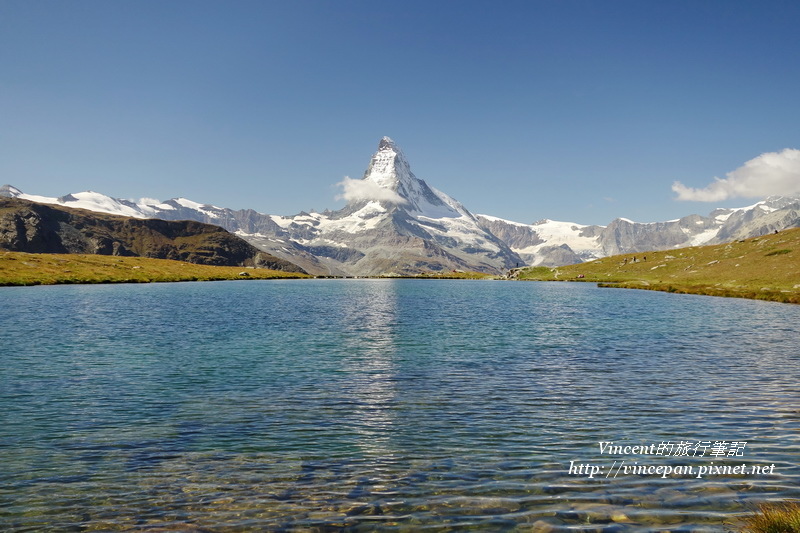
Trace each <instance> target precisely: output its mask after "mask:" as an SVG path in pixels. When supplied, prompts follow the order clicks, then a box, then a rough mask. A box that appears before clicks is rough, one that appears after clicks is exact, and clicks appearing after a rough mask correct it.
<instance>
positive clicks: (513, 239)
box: [0, 137, 800, 276]
mask: <svg viewBox="0 0 800 533" xmlns="http://www.w3.org/2000/svg"><path fill="white" fill-rule="evenodd" d="M345 186H346V189H347V190H346V191H345V196H346V197H347V199H348V204H347V205H346V206H345V207H344V208H343V209H340V210H337V211H325V212H323V213H316V212H312V213H306V212H302V213H299V214H297V215H294V216H279V215H268V214H263V213H258V212H256V211H253V210H252V209H243V210H232V209H227V208H222V207H217V206H213V205H209V204H200V203H197V202H194V201H191V200H188V199H186V198H175V199H172V200H167V201H165V202H155V201H139V202H133V201H129V200H123V199H118V198H111V197H109V196H106V195H103V194H100V193H96V192H81V193H74V194H68V195H66V196H62V197H59V198H51V197H42V196H34V195H29V194H24V193H23V192H22V191H20V190H19V189H17V188H15V187H12V186H10V185H5V186H3V187H0V196H8V197H16V198H23V199H27V200H31V201H35V202H41V203H47V204H59V205H62V206H67V207H76V208H82V209H89V210H92V211H98V212H103V213H112V214H117V215H124V216H129V217H135V218H160V219H164V220H196V221H199V222H204V223H208V224H215V225H218V226H221V227H223V228H225V229H227V230H229V231H231V232H233V233H236V234H237V235H238V236H240V237H242V238H243V239H245V240H246V241H248V242H250V243H251V244H253V245H254V246H255V247H257V248H258V249H260V250H262V251H265V252H267V253H269V254H272V255H274V256H277V257H280V258H282V259H285V260H286V261H290V262H292V263H294V264H296V265H299V266H300V267H302V268H303V269H304V270H306V271H307V272H309V273H311V274H314V275H335V276H342V275H349V276H369V275H392V274H396V275H409V274H416V273H420V272H430V271H442V270H476V271H480V272H487V273H501V272H503V271H505V270H507V269H509V268H513V267H516V266H521V265H543V266H560V265H566V264H573V263H578V262H581V261H585V260H589V259H596V258H600V257H605V256H608V255H614V254H621V253H636V252H642V251H647V250H665V249H672V248H680V247H686V246H696V245H702V244H719V243H724V242H729V241H733V240H740V239H745V238H749V237H755V236H759V235H763V234H765V233H771V232H773V231H776V230H781V229H784V228H788V227H795V226H800V198H789V197H770V198H768V199H766V200H764V201H761V202H758V203H756V204H755V205H751V206H749V207H743V208H738V209H716V210H714V211H712V212H711V213H710V214H709V215H708V216H706V217H703V216H700V215H690V216H687V217H683V218H681V219H679V220H672V221H668V222H656V223H638V222H633V221H630V220H626V219H622V218H618V219H616V220H614V221H612V222H611V223H610V224H609V225H607V226H589V225H582V224H577V223H572V222H557V221H553V220H542V221H539V222H535V223H533V224H522V223H518V222H512V221H508V220H503V219H501V218H497V217H493V216H489V215H475V214H472V213H471V212H470V211H469V210H468V209H467V208H466V207H464V206H463V205H462V204H460V203H459V202H458V201H456V200H455V199H453V198H452V197H450V196H448V195H447V194H445V193H443V192H441V191H438V190H436V189H434V188H433V187H431V186H430V185H428V184H427V183H426V182H425V181H424V180H421V179H419V178H417V177H416V176H414V174H413V173H412V172H411V169H410V166H409V164H408V161H407V160H406V158H405V156H404V155H403V152H402V151H401V150H400V149H399V148H398V147H397V145H396V144H395V143H394V142H393V141H392V140H391V139H389V138H388V137H384V138H383V139H382V140H381V141H380V143H379V145H378V150H377V152H376V153H375V154H374V155H373V156H372V159H371V161H370V163H369V166H368V168H367V170H366V172H365V173H364V176H363V178H362V179H361V180H349V182H347V183H345Z"/></svg>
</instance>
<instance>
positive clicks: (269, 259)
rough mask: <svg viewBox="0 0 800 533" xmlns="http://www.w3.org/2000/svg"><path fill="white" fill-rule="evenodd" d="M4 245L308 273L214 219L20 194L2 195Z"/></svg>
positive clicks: (26, 249) (0, 229)
mask: <svg viewBox="0 0 800 533" xmlns="http://www.w3.org/2000/svg"><path fill="white" fill-rule="evenodd" d="M0 249H3V250H9V251H15V252H28V253H81V254H98V255H127V256H141V257H152V258H156V259H174V260H179V261H187V262H190V263H198V264H204V265H218V266H257V267H262V268H271V269H275V270H283V271H287V272H303V270H302V269H301V268H300V267H298V266H297V265H294V264H292V263H290V262H288V261H285V260H283V259H279V258H277V257H275V256H272V255H270V254H267V253H265V252H262V251H260V250H258V249H257V248H256V247H254V246H253V245H251V244H249V243H248V242H246V241H245V240H243V239H241V238H239V237H237V236H236V235H233V234H232V233H229V232H228V231H226V230H224V229H222V228H220V227H218V226H213V225H211V224H203V223H201V222H195V221H192V220H179V221H166V220H158V219H138V218H128V217H122V216H116V215H105V214H100V213H95V212H92V211H86V210H83V209H71V208H67V207H60V206H52V205H47V204H37V203H35V202H30V201H27V200H20V199H18V198H0Z"/></svg>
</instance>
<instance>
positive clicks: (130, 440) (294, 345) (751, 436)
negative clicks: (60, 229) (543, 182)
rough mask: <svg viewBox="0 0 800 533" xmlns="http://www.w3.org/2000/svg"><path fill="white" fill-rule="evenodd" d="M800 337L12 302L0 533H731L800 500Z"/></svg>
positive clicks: (459, 294)
mask: <svg viewBox="0 0 800 533" xmlns="http://www.w3.org/2000/svg"><path fill="white" fill-rule="evenodd" d="M798 339H800V306H791V305H785V304H774V303H765V302H757V301H749V300H735V299H722V298H710V297H700V296H687V295H673V294H666V293H656V292H649V291H626V290H613V289H600V288H597V287H595V286H594V285H591V284H576V283H570V284H557V283H524V282H481V281H423V280H293V281H266V282H259V281H246V282H220V283H184V284H152V285H113V286H112V285H103V286H56V287H29V288H3V289H0V465H2V466H0V469H1V470H0V530H3V531H40V530H57V531H84V530H145V531H146V530H149V529H153V530H162V531H163V530H175V529H177V530H193V529H199V530H208V531H249V530H293V529H303V528H305V529H306V530H312V531H314V530H319V531H327V530H337V529H346V530H356V531H359V530H363V531H368V530H375V529H382V530H398V531H416V530H419V529H422V528H426V529H427V530H433V531H437V530H445V529H470V528H472V529H476V530H481V531H506V530H509V531H514V530H530V529H531V528H532V529H534V530H535V529H536V528H545V529H546V528H548V527H555V528H556V529H563V530H581V531H648V530H677V531H687V530H707V531H723V530H725V529H726V528H728V529H729V528H730V527H731V524H734V523H735V520H736V518H737V517H739V516H741V515H742V513H745V512H747V511H749V510H751V509H752V507H753V506H754V505H755V503H757V502H762V501H770V500H781V499H784V498H800V352H799V351H798V348H799V347H800V345H799V344H798ZM600 441H614V442H615V444H619V445H649V444H656V445H657V444H659V443H662V442H671V443H677V442H679V441H684V442H691V443H693V444H696V443H698V442H706V441H708V442H711V443H713V442H715V441H719V442H725V443H727V445H730V444H731V443H733V442H746V443H747V444H746V446H744V447H742V448H739V452H740V453H741V455H740V456H738V457H737V456H735V455H732V456H731V457H727V455H724V454H723V455H719V454H720V453H722V452H720V448H717V455H716V456H711V455H709V453H708V452H710V451H711V450H710V449H706V452H707V453H706V455H705V456H703V457H698V456H690V457H671V456H666V455H663V454H662V455H660V456H644V455H635V454H632V453H630V454H622V455H617V456H610V455H602V454H601V453H600V450H599V445H598V443H599V442H600ZM701 449H702V448H701ZM623 460H624V461H625V464H626V465H640V466H653V467H656V466H666V465H671V466H673V467H675V466H691V467H693V468H694V469H695V470H694V472H693V473H692V475H669V476H667V477H663V478H662V477H661V476H660V475H657V474H655V473H647V472H644V473H641V472H640V473H632V472H628V473H625V472H624V471H621V470H620V471H617V473H616V475H614V474H611V472H612V470H611V467H612V463H614V461H616V463H614V465H619V464H620V461H623ZM571 461H573V462H574V463H572V464H573V465H575V466H577V465H579V464H592V465H597V466H602V467H603V468H604V470H603V472H602V474H599V475H596V476H595V477H593V478H589V477H588V476H587V475H585V474H583V475H582V474H577V473H574V472H573V473H570V465H571ZM712 461H713V463H714V465H717V466H722V465H729V466H731V467H732V466H735V465H742V464H744V465H745V466H746V467H747V468H748V469H749V470H747V471H746V472H745V473H731V472H727V473H723V472H719V473H716V474H713V475H712V474H707V475H704V476H702V477H700V478H698V477H696V475H695V474H696V473H697V471H698V469H699V468H700V467H710V466H711V463H712ZM770 465H774V466H773V467H772V470H771V471H768V473H761V474H754V473H753V472H752V467H753V466H759V467H761V466H765V467H769V466H770ZM607 474H610V475H608V477H606V476H607Z"/></svg>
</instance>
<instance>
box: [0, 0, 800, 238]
mask: <svg viewBox="0 0 800 533" xmlns="http://www.w3.org/2000/svg"><path fill="white" fill-rule="evenodd" d="M799 27H800V2H796V1H794V0H792V1H766V2H751V1H747V2H740V1H735V0H725V1H699V0H692V1H670V2H666V1H658V2H657V1H641V0H636V1H626V0H608V1H537V0H528V1H524V2H516V1H502V2H489V1H485V2H475V1H450V0H437V1H429V0H426V1H421V2H416V1H402V2H373V1H346V0H345V1H335V2H334V1H329V2H321V1H304V0H296V1H295V0H292V1H288V0H287V1H261V0H259V1H236V0H233V1H225V2H223V1H215V2H209V1H202V0H192V1H182V0H171V1H169V2H162V1H148V0H137V1H122V0H120V1H114V2H108V1H100V0H97V1H83V0H73V1H70V2H65V1H60V0H59V1H45V0H0V183H10V184H12V185H15V186H17V187H19V188H20V189H22V190H23V191H24V192H27V193H30V194H41V195H48V196H56V195H61V194H66V193H69V192H78V191H82V190H95V191H98V192H103V193H105V194H108V195H111V196H115V197H121V198H140V197H151V198H153V197H154V198H159V199H162V200H166V199H168V198H171V197H175V196H185V197H188V198H191V199H192V200H195V201H199V202H204V203H206V202H207V203H213V204H216V205H219V206H225V207H232V208H253V209H256V210H257V211H261V212H265V213H272V214H286V215H289V214H295V213H298V212H299V211H301V210H305V211H310V210H312V209H313V210H318V211H321V210H323V209H325V208H331V209H335V208H339V207H341V206H342V205H343V201H341V200H338V201H337V200H335V197H336V196H337V195H338V194H339V193H340V192H341V189H340V188H338V187H337V186H336V184H337V183H339V182H341V181H342V179H343V178H344V177H345V176H350V177H353V178H360V177H361V176H362V174H363V172H364V171H365V170H366V167H367V164H368V163H369V159H370V157H371V155H372V153H373V152H374V151H375V150H376V148H377V145H378V142H379V140H380V139H381V137H383V136H384V135H386V136H389V137H392V138H393V139H394V140H395V141H396V143H397V144H398V145H399V146H400V147H401V148H402V149H403V151H404V152H405V154H406V156H407V157H408V159H409V162H410V164H411V168H412V171H414V173H415V174H416V175H417V177H419V178H422V179H424V180H426V181H427V182H428V183H429V184H430V185H432V186H434V187H436V188H438V189H440V190H442V191H444V192H446V193H448V194H449V195H451V196H453V197H454V198H456V199H457V200H459V201H461V202H462V203H463V204H464V205H465V206H466V207H467V208H468V209H470V210H471V211H472V212H474V213H486V214H491V215H495V216H499V217H503V218H507V219H511V220H516V221H520V222H532V221H535V220H538V219H541V218H550V219H556V220H569V221H574V222H580V223H590V224H607V223H608V222H610V221H611V220H612V219H614V218H616V217H626V218H630V219H633V220H638V221H642V222H648V221H656V220H668V219H672V218H678V217H680V216H684V215H687V214H691V213H700V214H706V213H708V212H709V211H710V210H711V209H713V208H715V207H718V206H728V207H738V206H744V205H749V204H751V203H754V202H755V200H753V199H752V198H743V197H742V196H741V194H735V193H733V192H731V193H730V194H723V195H722V196H720V195H717V198H718V199H717V200H715V201H712V202H700V201H697V200H698V199H701V198H705V199H707V198H706V197H707V196H708V195H706V196H703V194H700V193H695V194H684V195H683V197H684V198H688V200H677V199H676V198H677V197H678V194H677V192H676V191H673V183H674V182H675V181H679V182H681V184H683V186H684V189H686V190H691V189H695V190H703V189H704V188H707V187H708V186H709V185H710V184H713V183H714V182H715V178H719V179H721V180H727V179H729V178H727V177H726V176H728V174H729V173H734V172H735V171H737V169H740V167H742V166H743V165H745V163H746V162H748V161H751V160H754V159H756V161H762V160H760V159H757V158H758V157H759V156H761V154H771V153H775V154H783V155H785V154H787V153H788V154H790V155H794V153H795V152H794V151H796V150H797V149H800V105H798V96H799V95H800V30H798V28H799ZM787 148H788V149H792V150H794V151H791V152H783V151H784V150H785V149H787ZM783 155H774V157H776V158H778V159H780V158H781V157H783ZM764 161H766V160H764ZM779 163H780V161H779ZM792 164H794V163H790V166H789V167H787V168H788V170H786V168H784V175H783V177H782V178H781V180H782V183H783V185H781V186H778V189H780V188H781V187H784V188H786V187H789V188H792V187H793V184H798V183H800V174H797V173H796V172H795V168H796V167H794V166H791V165H792ZM762 166H763V165H762ZM765 168H767V171H769V169H770V168H773V167H772V166H770V165H766V167H765ZM737 172H743V171H741V170H739V171H737ZM730 179H731V180H733V179H734V177H730ZM737 179H738V178H737ZM750 179H751V181H752V180H755V181H758V180H761V179H762V177H760V175H759V176H755V177H751V178H750ZM763 179H771V178H769V177H766V178H763ZM726 183H727V182H726ZM797 188H798V189H800V186H799V187H797ZM730 189H731V191H733V190H734V189H735V187H733V186H732V187H730ZM756 189H758V187H756ZM736 190H738V191H740V192H741V191H742V190H744V189H742V188H741V187H740V188H739V189H736ZM695 192H696V191H695ZM759 192H760V191H759V190H756V191H755V194H756V195H757V194H758V193H759ZM771 192H774V191H773V190H771ZM785 192H791V191H785Z"/></svg>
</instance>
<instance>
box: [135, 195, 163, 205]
mask: <svg viewBox="0 0 800 533" xmlns="http://www.w3.org/2000/svg"><path fill="white" fill-rule="evenodd" d="M134 203H137V204H139V205H142V204H144V205H158V204H160V203H161V200H159V199H158V198H146V197H145V198H139V200H138V201H137V200H134Z"/></svg>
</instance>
